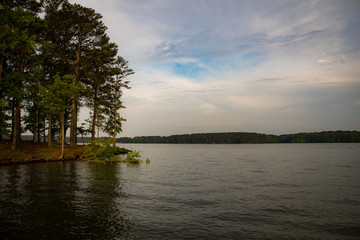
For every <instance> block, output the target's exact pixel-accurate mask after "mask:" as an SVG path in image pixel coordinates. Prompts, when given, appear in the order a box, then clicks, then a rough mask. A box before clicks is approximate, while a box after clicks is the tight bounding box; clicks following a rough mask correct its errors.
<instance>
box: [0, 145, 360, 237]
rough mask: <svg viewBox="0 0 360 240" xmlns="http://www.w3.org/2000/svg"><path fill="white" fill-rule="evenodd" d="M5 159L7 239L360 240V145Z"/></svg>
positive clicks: (178, 148)
mask: <svg viewBox="0 0 360 240" xmlns="http://www.w3.org/2000/svg"><path fill="white" fill-rule="evenodd" d="M121 146H125V147H127V148H131V149H134V150H139V151H141V155H142V157H143V159H146V158H150V160H151V163H149V164H147V163H145V162H144V163H142V164H140V165H131V164H124V163H121V164H98V163H89V162H82V161H68V162H49V163H34V164H21V165H11V166H0V238H1V239H359V237H360V144H254V145H251V144H241V145H185V144H184V145H172V144H124V145H121Z"/></svg>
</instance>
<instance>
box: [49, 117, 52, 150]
mask: <svg viewBox="0 0 360 240" xmlns="http://www.w3.org/2000/svg"><path fill="white" fill-rule="evenodd" d="M51 137H52V134H51V113H49V129H48V146H49V147H51Z"/></svg>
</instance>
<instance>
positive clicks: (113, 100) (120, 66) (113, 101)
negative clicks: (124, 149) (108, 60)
mask: <svg viewBox="0 0 360 240" xmlns="http://www.w3.org/2000/svg"><path fill="white" fill-rule="evenodd" d="M113 71H114V75H115V77H114V78H113V80H112V82H110V84H111V85H110V89H111V91H110V94H109V95H108V96H110V104H109V105H110V107H111V110H110V116H111V117H112V120H113V124H112V126H113V131H112V132H113V138H114V146H115V141H116V133H119V132H121V131H122V129H121V121H124V119H123V118H121V117H120V114H119V113H118V111H119V110H120V108H123V105H122V102H121V101H120V98H121V96H122V88H127V89H130V86H129V83H130V82H129V80H127V78H128V77H129V76H130V75H133V74H134V73H135V72H134V71H133V70H132V69H131V68H129V62H128V61H126V60H125V59H124V58H123V57H120V56H118V57H117V58H116V60H115V62H114V68H113Z"/></svg>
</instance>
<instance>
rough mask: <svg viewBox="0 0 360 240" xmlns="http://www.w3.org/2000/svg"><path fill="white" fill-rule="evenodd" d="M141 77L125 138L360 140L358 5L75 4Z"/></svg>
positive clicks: (132, 94) (252, 1)
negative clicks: (301, 135) (351, 133)
mask: <svg viewBox="0 0 360 240" xmlns="http://www.w3.org/2000/svg"><path fill="white" fill-rule="evenodd" d="M70 2H72V3H79V4H81V5H83V6H85V7H89V8H93V9H95V11H96V12H98V13H100V14H101V15H102V16H103V22H104V23H105V25H106V26H107V27H108V30H107V33H108V35H109V36H110V38H111V41H112V42H115V43H116V44H117V45H118V46H119V55H120V56H122V57H124V58H125V59H126V60H128V61H129V66H130V67H131V68H132V69H133V70H134V71H135V75H133V76H132V77H131V78H130V81H131V84H130V85H131V87H132V89H130V90H124V95H123V97H122V101H123V103H124V105H125V107H126V108H125V109H122V110H121V112H120V114H121V115H122V117H125V118H126V119H127V121H126V122H124V123H123V132H122V133H121V135H120V136H123V137H124V136H126V137H133V136H148V135H161V136H168V135H172V134H187V133H206V132H258V133H268V134H284V133H297V132H315V131H324V130H360V1H358V0H344V1H340V0H336V1H333V0H310V1H307V0H299V1H296V0H292V1H284V0H271V1H266V0H263V1H258V0H249V1H243V0H131V1H128V0H102V1H99V0H70Z"/></svg>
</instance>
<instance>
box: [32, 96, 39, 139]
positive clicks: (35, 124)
mask: <svg viewBox="0 0 360 240" xmlns="http://www.w3.org/2000/svg"><path fill="white" fill-rule="evenodd" d="M34 108H35V103H34ZM37 122H38V119H37V111H36V108H35V110H34V119H33V142H34V143H36V135H37V129H36V128H37ZM38 140H39V138H38Z"/></svg>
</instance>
